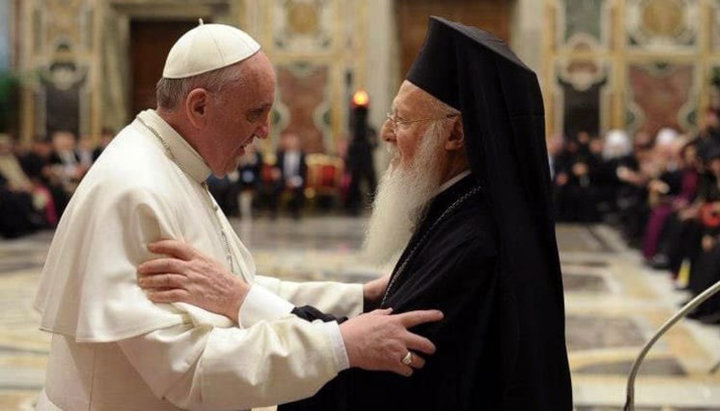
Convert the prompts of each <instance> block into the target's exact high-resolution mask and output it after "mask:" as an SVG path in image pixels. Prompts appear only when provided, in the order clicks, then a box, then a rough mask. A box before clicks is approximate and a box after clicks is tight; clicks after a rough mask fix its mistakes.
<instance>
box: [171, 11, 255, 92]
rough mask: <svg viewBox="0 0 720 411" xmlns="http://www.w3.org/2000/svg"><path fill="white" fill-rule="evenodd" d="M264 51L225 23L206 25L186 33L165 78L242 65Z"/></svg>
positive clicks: (240, 31) (174, 47)
mask: <svg viewBox="0 0 720 411" xmlns="http://www.w3.org/2000/svg"><path fill="white" fill-rule="evenodd" d="M258 50H260V44H258V42H257V41H255V40H253V38H252V37H250V36H249V35H248V34H247V33H245V32H244V31H242V30H240V29H238V28H235V27H232V26H227V25H225V24H202V21H200V25H199V26H197V27H195V28H194V29H192V30H190V31H188V32H187V33H185V34H183V35H182V37H180V38H179V39H178V41H176V42H175V44H174V45H173V46H172V48H171V49H170V53H168V56H167V60H165V68H164V69H163V77H164V78H173V79H177V78H186V77H191V76H196V75H198V74H202V73H207V72H208V71H212V70H217V69H219V68H223V67H227V66H229V65H232V64H235V63H238V62H240V61H243V60H245V59H246V58H248V57H250V56H252V55H253V54H255V53H257V52H258Z"/></svg>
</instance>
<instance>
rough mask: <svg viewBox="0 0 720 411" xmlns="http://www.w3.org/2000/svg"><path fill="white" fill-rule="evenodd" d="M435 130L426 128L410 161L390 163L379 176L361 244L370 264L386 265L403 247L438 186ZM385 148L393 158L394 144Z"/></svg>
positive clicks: (439, 142)
mask: <svg viewBox="0 0 720 411" xmlns="http://www.w3.org/2000/svg"><path fill="white" fill-rule="evenodd" d="M436 130H438V129H437V128H436V127H433V126H431V127H429V128H428V132H427V133H426V134H425V135H424V136H423V137H422V141H421V142H420V144H419V147H418V151H417V152H416V153H415V157H414V158H413V161H412V163H411V164H409V165H404V166H398V167H393V166H391V167H390V168H389V169H388V170H387V171H386V172H385V174H384V175H383V176H382V178H381V179H380V184H379V186H378V192H377V195H376V196H375V201H374V203H373V211H372V215H371V216H370V222H369V225H368V230H367V235H366V237H365V246H364V256H365V258H366V259H367V260H368V261H369V262H371V263H375V264H378V265H382V264H386V263H388V262H389V261H390V260H391V259H392V258H393V257H395V256H396V255H397V254H398V253H399V252H400V251H401V250H402V249H403V248H405V246H406V245H407V243H408V241H409V240H410V237H411V236H412V234H413V233H414V232H415V229H416V228H417V225H418V223H419V222H420V221H421V219H422V217H423V216H424V213H425V211H426V210H427V206H428V205H429V203H430V200H431V199H432V197H433V196H434V195H435V192H436V191H437V189H438V188H439V186H440V172H439V165H440V162H439V159H440V157H439V155H440V153H441V152H442V151H441V147H442V146H441V140H440V138H439V135H438V133H437V131H436ZM388 150H389V151H390V153H391V154H394V156H393V157H397V147H395V146H393V145H388Z"/></svg>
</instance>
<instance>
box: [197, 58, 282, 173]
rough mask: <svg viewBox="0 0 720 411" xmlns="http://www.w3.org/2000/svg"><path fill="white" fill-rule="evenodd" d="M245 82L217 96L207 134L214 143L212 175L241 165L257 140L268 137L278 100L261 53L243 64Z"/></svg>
mask: <svg viewBox="0 0 720 411" xmlns="http://www.w3.org/2000/svg"><path fill="white" fill-rule="evenodd" d="M242 70H243V73H244V76H243V80H242V81H240V82H235V83H233V84H230V85H228V86H227V87H225V88H224V89H223V90H221V91H220V92H218V93H215V94H216V96H215V98H214V99H213V101H214V103H213V107H212V110H213V111H212V115H211V116H210V117H209V120H210V121H209V122H208V129H209V130H208V135H209V136H210V137H211V138H212V139H213V141H214V142H215V144H214V149H213V160H212V161H208V163H209V165H210V168H211V169H212V171H213V173H214V174H215V175H218V176H222V175H226V174H228V173H230V172H232V171H233V170H235V169H236V168H237V166H238V160H239V158H240V157H242V155H243V154H245V148H246V147H247V146H248V145H250V144H252V142H253V140H254V138H255V137H258V138H266V137H267V135H268V132H269V125H268V117H269V115H270V110H271V108H272V103H273V101H274V99H275V73H274V71H273V68H272V64H271V63H270V61H269V60H268V59H267V57H266V56H265V54H263V53H262V52H258V53H257V54H255V55H254V56H253V57H251V58H249V59H248V60H246V61H245V62H244V63H243V65H242Z"/></svg>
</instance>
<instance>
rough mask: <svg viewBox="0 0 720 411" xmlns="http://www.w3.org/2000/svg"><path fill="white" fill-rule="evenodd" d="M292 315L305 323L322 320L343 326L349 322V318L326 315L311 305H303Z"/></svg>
mask: <svg viewBox="0 0 720 411" xmlns="http://www.w3.org/2000/svg"><path fill="white" fill-rule="evenodd" d="M292 313H293V314H295V315H296V316H298V317H300V318H302V319H303V320H305V321H315V320H321V321H323V322H326V323H328V322H330V321H337V322H338V324H342V323H343V322H345V321H347V317H335V316H334V315H331V314H325V313H324V312H322V311H320V310H318V309H317V308H315V307H313V306H310V305H303V306H302V307H295V308H293V310H292Z"/></svg>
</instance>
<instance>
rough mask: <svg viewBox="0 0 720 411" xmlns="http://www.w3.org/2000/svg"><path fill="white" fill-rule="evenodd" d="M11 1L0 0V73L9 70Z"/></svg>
mask: <svg viewBox="0 0 720 411" xmlns="http://www.w3.org/2000/svg"><path fill="white" fill-rule="evenodd" d="M13 6H14V4H13V2H11V1H10V0H0V73H2V72H4V71H8V70H10V67H11V66H10V63H11V62H10V59H11V50H12V40H11V34H12V26H11V24H12V21H13V19H12V18H11V16H12V15H13V12H14V10H13Z"/></svg>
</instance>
